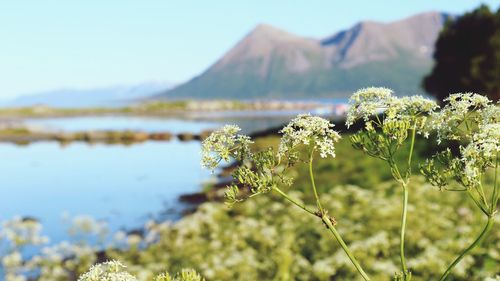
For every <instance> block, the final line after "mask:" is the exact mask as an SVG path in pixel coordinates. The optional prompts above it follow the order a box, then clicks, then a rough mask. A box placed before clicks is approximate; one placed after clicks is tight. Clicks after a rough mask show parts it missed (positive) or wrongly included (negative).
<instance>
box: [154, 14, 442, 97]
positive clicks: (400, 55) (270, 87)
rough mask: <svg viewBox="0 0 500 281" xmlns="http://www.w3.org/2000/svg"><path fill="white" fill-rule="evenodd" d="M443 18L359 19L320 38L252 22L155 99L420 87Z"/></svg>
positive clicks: (302, 94)
mask: <svg viewBox="0 0 500 281" xmlns="http://www.w3.org/2000/svg"><path fill="white" fill-rule="evenodd" d="M446 18H447V15H445V14H442V13H437V12H430V13H424V14H419V15H416V16H413V17H410V18H407V19H404V20H401V21H396V22H392V23H377V22H361V23H359V24H357V25H355V26H354V27H352V28H350V29H348V30H344V31H341V32H339V33H336V34H334V35H332V36H329V37H327V38H325V39H322V40H317V39H312V38H304V37H300V36H296V35H293V34H290V33H288V32H286V31H283V30H280V29H278V28H275V27H272V26H268V25H259V26H257V27H256V28H255V29H254V30H253V31H251V32H250V33H249V34H248V35H247V36H246V37H244V38H243V39H242V40H241V41H240V42H238V43H237V44H236V46H234V47H233V48H232V49H231V50H229V52H227V53H226V54H225V55H224V56H223V57H222V58H220V59H219V60H218V61H217V62H216V63H215V64H214V65H213V66H211V67H210V68H209V69H207V70H206V71H205V72H203V73H202V74H201V75H199V76H197V77H195V78H193V79H192V80H190V81H188V82H187V83H184V84H182V85H180V86H178V87H175V88H173V89H171V90H169V91H165V92H163V93H161V94H160V95H158V96H157V98H163V99H168V98H173V99H178V98H201V99H211V98H223V99H224V98H226V99H230V98H237V99H251V98H319V97H344V96H346V95H348V94H350V93H352V92H353V91H355V90H356V89H358V88H361V87H366V86H374V85H375V86H386V87H391V88H393V89H394V90H396V91H398V92H400V93H412V92H417V91H419V92H420V87H419V85H420V81H421V78H422V77H423V75H424V74H425V73H427V72H428V71H429V70H430V67H431V64H432V58H431V55H432V52H433V48H434V42H435V40H436V39H437V36H438V34H439V31H440V30H441V28H442V27H443V24H444V22H445V20H446Z"/></svg>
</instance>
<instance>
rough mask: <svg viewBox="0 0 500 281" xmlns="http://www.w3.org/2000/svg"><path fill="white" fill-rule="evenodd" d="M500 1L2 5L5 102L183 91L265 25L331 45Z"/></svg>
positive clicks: (0, 65)
mask: <svg viewBox="0 0 500 281" xmlns="http://www.w3.org/2000/svg"><path fill="white" fill-rule="evenodd" d="M480 3H486V4H489V5H490V7H492V8H493V7H494V8H496V7H498V5H499V2H498V0H484V1H474V0H406V1H401V0H378V1H374V0H357V1H356V0H350V1H337V0H325V1H320V0H318V1H313V0H310V1H306V0H301V1H299V0H297V1H293V0H274V1H273V0H252V1H236V0H220V1H190V0H183V1H182V0H179V1H168V0H156V1H155V0H142V1H140V0H120V1H118V0H116V1H111V0H85V1H83V0H80V1H76V0H59V1H56V0H44V1H38V0H32V1H28V0H11V1H7V0H0V98H1V99H3V98H10V97H14V96H17V95H20V94H28V93H33V92H39V91H44V90H50V89H58V88H65V87H68V88H90V87H98V86H106V85H114V84H132V83H138V82H144V81H170V82H183V81H185V80H187V79H189V78H191V77H193V76H195V75H197V74H199V73H200V72H202V71H203V70H205V69H206V68H207V67H208V66H210V65H211V64H212V63H214V62H215V60H216V59H217V58H218V57H220V56H221V55H222V54H223V53H224V52H226V51H227V50H228V49H229V48H231V47H232V46H233V45H234V44H235V43H236V42H237V41H238V40H239V39H241V38H242V37H243V36H244V35H245V34H246V33H247V32H249V31H250V30H251V29H252V28H253V27H254V26H255V25H257V24H259V23H268V24H271V25H275V26H277V27H280V28H283V29H285V30H288V31H290V32H293V33H296V34H299V35H305V36H310V37H319V38H320V37H325V36H327V35H330V34H333V33H335V32H337V31H339V30H341V29H344V28H347V27H350V26H351V25H353V24H355V23H356V22H358V21H360V20H377V21H385V22H387V21H392V20H397V19H401V18H404V17H407V16H410V15H412V14H415V13H419V12H425V11H430V10H434V11H444V12H450V13H457V14H458V13H463V12H464V11H467V10H471V9H473V8H475V7H477V6H478V5H479V4H480Z"/></svg>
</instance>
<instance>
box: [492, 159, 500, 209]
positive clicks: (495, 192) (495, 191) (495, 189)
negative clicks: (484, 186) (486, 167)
mask: <svg viewBox="0 0 500 281" xmlns="http://www.w3.org/2000/svg"><path fill="white" fill-rule="evenodd" d="M498 156H499V155H498V152H497V158H496V161H495V183H494V184H493V195H492V196H491V213H492V214H494V213H495V212H496V209H497V204H498V197H499V196H498V195H499V194H498V165H499V162H500V161H499V159H498Z"/></svg>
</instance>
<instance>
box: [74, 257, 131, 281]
mask: <svg viewBox="0 0 500 281" xmlns="http://www.w3.org/2000/svg"><path fill="white" fill-rule="evenodd" d="M78 281H137V279H136V278H135V277H134V276H132V275H130V274H129V273H128V272H126V271H125V266H124V265H123V264H121V263H120V262H118V261H108V262H104V263H100V264H96V265H94V266H92V267H91V268H90V270H89V271H88V272H87V273H85V274H83V275H82V276H80V278H78Z"/></svg>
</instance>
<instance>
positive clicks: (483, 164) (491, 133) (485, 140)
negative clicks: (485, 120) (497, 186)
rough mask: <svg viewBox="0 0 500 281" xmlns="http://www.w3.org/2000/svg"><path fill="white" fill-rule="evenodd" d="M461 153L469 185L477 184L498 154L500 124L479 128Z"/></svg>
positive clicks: (499, 151)
mask: <svg viewBox="0 0 500 281" xmlns="http://www.w3.org/2000/svg"><path fill="white" fill-rule="evenodd" d="M461 152H462V161H463V162H464V164H465V167H464V169H465V171H464V172H465V175H466V177H467V178H468V180H469V182H471V183H479V182H480V180H481V179H480V177H481V173H482V171H484V170H485V169H486V168H488V167H489V166H492V165H493V161H494V159H495V158H496V157H497V155H498V154H499V153H500V123H494V124H486V125H483V126H480V127H479V131H478V132H477V133H475V134H474V136H473V137H472V142H470V143H469V144H468V145H467V146H465V147H463V148H462V150H461Z"/></svg>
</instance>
